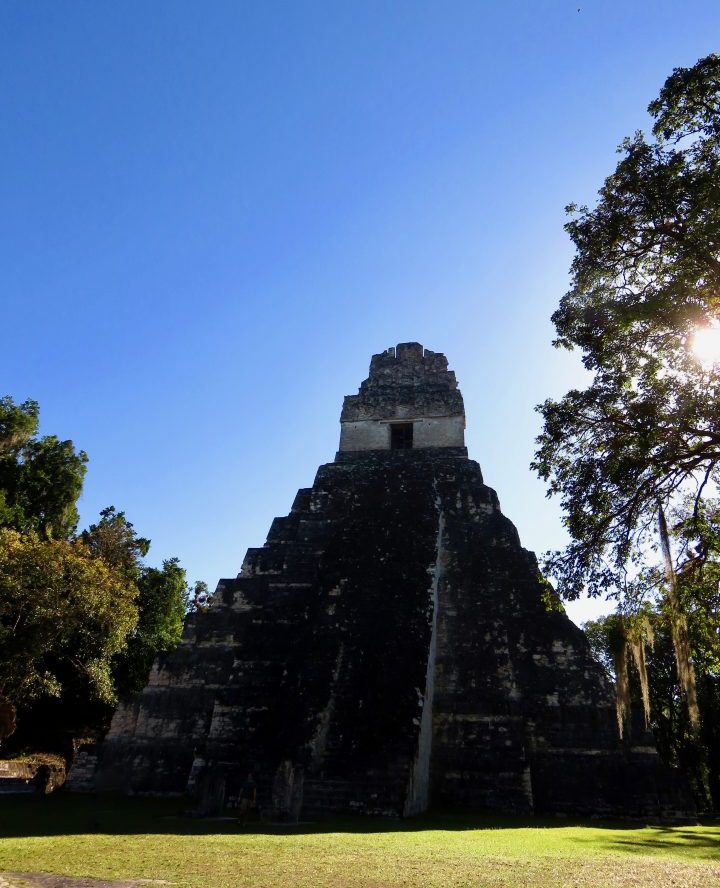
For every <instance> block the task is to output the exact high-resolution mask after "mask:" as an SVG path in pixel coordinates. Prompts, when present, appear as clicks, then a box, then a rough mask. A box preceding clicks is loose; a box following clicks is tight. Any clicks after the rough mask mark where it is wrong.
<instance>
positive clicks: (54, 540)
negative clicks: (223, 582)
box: [0, 397, 207, 744]
mask: <svg viewBox="0 0 720 888" xmlns="http://www.w3.org/2000/svg"><path fill="white" fill-rule="evenodd" d="M38 419H39V415H38V405H37V404H36V403H35V402H33V401H26V402H25V403H23V404H20V405H15V404H14V403H13V401H12V399H11V398H9V397H5V398H2V399H0V739H2V737H3V736H5V737H7V736H9V735H10V734H11V733H12V732H13V731H14V728H15V721H16V718H17V722H18V726H19V730H18V734H19V735H22V741H23V742H24V743H30V744H42V743H48V742H50V743H51V744H52V743H56V744H57V739H58V738H59V737H61V736H63V735H65V736H69V735H74V734H75V735H76V734H78V733H87V732H88V731H90V732H93V731H95V730H98V729H100V728H101V727H102V726H103V725H104V724H106V723H107V719H108V718H109V716H110V714H111V712H112V707H113V705H114V704H115V702H116V701H117V698H118V696H120V695H123V694H127V693H132V692H136V691H139V690H140V689H142V687H143V686H144V684H145V683H146V681H147V677H148V673H149V671H150V668H151V666H152V662H153V660H154V659H155V657H156V656H157V655H158V654H160V653H162V652H164V651H168V650H171V649H172V648H173V647H175V646H176V645H177V644H178V642H179V641H180V637H181V634H182V626H183V620H184V617H185V614H186V612H187V610H188V608H189V607H191V606H199V605H202V602H203V601H204V600H205V599H206V597H207V589H206V587H205V585H204V584H203V583H197V584H196V586H195V591H194V597H193V596H192V595H191V590H190V589H189V588H188V585H187V581H186V576H185V571H184V570H183V568H182V567H181V566H180V564H179V562H178V560H177V559H176V558H172V559H168V560H166V561H164V562H163V565H162V567H161V568H156V567H151V566H148V565H146V564H145V563H144V560H143V559H144V558H145V556H146V555H147V553H148V550H149V548H150V540H148V539H145V538H144V537H141V536H139V535H138V534H137V533H136V531H135V529H134V527H133V525H132V524H131V523H130V522H129V521H128V520H127V519H126V517H125V515H124V513H123V512H118V511H117V510H116V509H115V508H113V507H110V508H107V509H105V510H103V512H102V513H101V515H100V518H99V520H98V522H97V523H95V524H92V525H91V526H90V527H89V528H88V529H86V530H84V531H82V532H81V533H80V534H76V533H75V528H76V527H77V523H78V512H77V500H78V497H79V496H80V493H81V491H82V483H83V478H84V474H85V464H86V462H87V456H86V455H85V454H84V453H83V452H78V451H76V450H75V447H74V445H73V443H72V442H71V441H59V440H58V439H57V438H56V437H54V436H45V437H42V438H41V437H39V436H38Z"/></svg>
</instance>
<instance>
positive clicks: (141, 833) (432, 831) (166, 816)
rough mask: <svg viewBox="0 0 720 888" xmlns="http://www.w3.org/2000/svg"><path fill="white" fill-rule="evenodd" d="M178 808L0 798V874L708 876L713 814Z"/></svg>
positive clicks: (513, 880)
mask: <svg viewBox="0 0 720 888" xmlns="http://www.w3.org/2000/svg"><path fill="white" fill-rule="evenodd" d="M178 807H179V805H178V803H177V802H168V801H166V800H162V801H160V800H141V799H92V798H83V797H78V796H64V795H62V794H57V795H55V796H49V797H46V798H34V797H27V798H24V797H18V798H4V799H0V874H2V873H7V872H15V873H18V872H19V873H38V872H45V873H56V874H61V875H67V876H76V877H94V878H97V879H138V880H140V879H145V880H163V881H165V882H170V883H173V884H175V885H187V886H204V888H226V886H227V888H231V886H232V888H241V886H242V888H245V886H247V888H261V886H262V888H281V886H282V888H295V886H297V888H326V886H327V888H329V886H333V888H336V886H348V888H356V886H357V888H360V886H365V888H396V886H397V888H436V886H437V888H450V886H453V888H454V886H477V888H481V886H493V888H500V886H502V888H506V886H507V888H509V886H523V888H565V886H568V888H574V886H578V888H605V886H613V888H618V886H632V888H638V886H648V888H650V886H652V888H660V886H677V888H711V886H720V825H705V826H675V827H670V826H647V827H644V828H640V827H637V826H628V825H622V824H608V825H599V824H586V825H578V824H571V823H568V822H563V821H543V822H539V821H521V820H511V819H504V820H500V819H498V818H493V819H490V818H480V817H468V816H465V815H463V816H462V817H461V816H457V815H446V816H433V817H424V818H417V819H412V820H402V821H388V820H376V819H366V818H363V819H352V820H350V819H346V820H341V819H335V820H328V821H324V822H322V823H313V824H300V825H297V826H294V827H285V828H267V827H264V826H262V825H260V824H250V825H248V826H247V827H245V828H243V827H240V826H238V824H237V823H235V822H232V823H228V822H208V821H202V820H191V819H186V818H182V817H178V816H177V811H178ZM1 884H2V881H1V880H0V885H1Z"/></svg>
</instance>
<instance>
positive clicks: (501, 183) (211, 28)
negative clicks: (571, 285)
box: [0, 0, 720, 619]
mask: <svg viewBox="0 0 720 888" xmlns="http://www.w3.org/2000/svg"><path fill="white" fill-rule="evenodd" d="M719 37H720V4H719V3H718V2H717V0H712V2H699V0H683V2H663V0H652V2H627V0H624V2H614V0H613V2H610V0H608V2H597V0H593V2H587V0H573V2H572V3H570V2H560V0H557V2H542V0H533V2H531V0H526V2H512V0H510V2H508V0H503V2H494V3H490V2H481V0H474V2H460V0H456V2H453V0H444V2H422V0H413V2H399V0H398V2H391V0H385V2H372V0H362V2H361V0H353V2H349V0H348V2H337V0H328V2H303V0H295V2H273V0H260V2H242V0H232V2H230V0H228V2H222V0H212V2H208V0H196V2H182V0H153V2H152V3H148V2H145V0H141V2H132V0H124V2H110V0H72V2H71V0H45V2H39V0H2V2H1V3H0V200H1V205H2V213H1V214H0V303H1V307H2V313H1V315H0V318H1V321H2V333H3V335H2V349H1V350H0V394H10V395H12V396H13V397H14V398H15V399H16V400H23V399H25V398H28V397H30V398H34V399H36V400H37V401H39V402H40V406H41V418H42V431H43V432H44V433H54V434H58V435H60V436H61V437H63V438H71V439H72V440H73V441H74V442H75V443H76V444H77V446H79V447H81V448H83V449H85V450H86V451H87V452H88V454H89V456H90V462H89V466H88V475H87V480H86V485H85V492H84V495H83V499H82V501H81V513H82V524H83V525H87V524H88V523H90V522H91V521H93V520H94V519H95V517H96V516H97V514H98V512H99V510H100V509H101V508H103V507H104V506H106V505H110V504H113V505H115V506H116V507H118V508H120V509H123V510H125V512H126V513H127V515H128V517H129V519H130V520H131V521H133V522H134V523H135V525H136V527H137V528H138V530H139V531H140V533H141V534H143V535H144V536H148V537H150V538H151V539H152V540H153V546H152V548H151V551H150V556H149V561H150V562H151V563H159V562H160V561H161V560H162V559H163V558H166V557H169V556H172V555H178V556H179V557H180V559H181V561H182V563H183V565H185V566H186V567H187V569H188V572H189V575H190V578H191V579H194V578H198V579H205V580H206V581H207V582H208V583H209V585H210V586H211V588H214V586H215V583H216V582H217V579H218V578H219V577H221V576H234V575H235V574H236V573H237V571H238V570H239V568H240V565H241V562H242V559H243V555H244V553H245V550H246V549H247V547H248V546H257V545H262V543H263V542H264V539H265V535H266V533H267V530H268V528H269V525H270V521H271V520H272V518H273V516H275V515H283V514H286V513H287V512H288V510H289V508H290V505H291V503H292V500H293V497H294V494H295V491H296V490H297V488H299V487H306V486H309V485H310V484H311V483H312V481H313V477H314V474H315V471H316V468H317V466H318V465H319V464H320V463H323V462H328V461H330V460H332V459H333V457H334V454H335V451H336V448H337V441H338V435H339V425H338V419H339V414H340V407H341V403H342V398H343V396H344V395H345V394H348V393H352V392H355V391H356V390H357V387H358V385H359V383H360V381H361V380H362V379H363V378H365V376H366V375H367V369H368V364H369V360H370V356H371V355H372V354H373V353H374V352H378V351H381V350H383V349H385V348H387V347H388V346H391V345H394V344H396V343H397V342H402V341H408V340H417V341H420V342H422V343H423V344H424V345H425V346H427V347H428V348H431V349H433V350H434V351H443V352H445V354H447V356H448V359H449V361H450V366H451V367H452V368H453V369H454V370H455V371H456V372H457V375H458V379H459V381H460V386H461V389H462V391H463V395H464V397H465V405H466V411H467V443H468V447H469V450H470V454H471V456H472V457H473V458H474V459H477V460H478V461H479V462H480V464H481V466H482V468H483V472H484V475H485V480H486V482H487V483H488V484H490V485H491V486H492V487H494V488H496V490H497V491H498V493H499V496H500V501H501V504H502V506H503V510H504V512H505V513H506V514H507V515H508V516H509V517H510V518H511V519H512V520H513V521H514V522H515V524H516V525H517V527H518V529H519V531H520V535H521V538H522V540H523V544H524V545H525V546H526V547H528V548H530V549H534V550H535V551H537V552H538V553H540V552H542V551H544V550H546V549H548V548H553V547H558V546H561V545H562V543H563V539H564V537H563V531H562V526H561V522H560V514H559V511H558V508H557V506H556V504H555V503H553V502H548V501H546V500H545V498H544V493H545V490H544V487H543V485H542V483H541V482H540V481H539V480H538V479H537V478H535V477H534V476H533V474H532V473H531V472H530V470H529V468H528V463H529V462H530V459H531V457H532V453H533V440H534V437H535V435H536V434H537V432H538V428H539V422H538V416H537V414H536V413H534V410H533V408H534V405H535V404H537V403H538V402H540V401H542V400H544V399H545V398H546V397H548V396H552V395H560V394H562V393H563V392H564V391H565V390H566V389H567V388H569V387H570V386H572V385H577V384H579V383H581V382H582V374H581V371H580V370H579V363H578V361H577V360H576V359H575V358H574V357H572V356H568V355H564V354H561V353H557V352H555V351H554V350H553V349H552V347H551V344H550V343H551V339H552V333H553V331H552V326H551V324H550V315H551V314H552V311H553V310H554V309H555V307H556V305H557V303H558V300H559V299H560V297H561V296H562V295H563V293H564V291H565V289H566V287H567V271H568V268H569V264H570V261H571V258H572V251H571V247H570V244H569V240H568V238H567V236H566V235H565V233H564V231H563V223H564V219H565V216H564V206H565V205H566V204H567V203H570V202H573V201H574V202H577V203H584V202H592V201H593V199H594V195H595V193H596V191H597V189H598V187H599V186H600V185H601V183H602V180H603V178H604V176H606V175H607V174H608V173H609V172H611V170H612V169H613V167H614V164H615V161H616V158H615V154H614V149H615V147H616V146H617V144H618V143H619V142H620V141H621V139H622V138H623V137H624V136H626V135H630V134H632V133H633V132H634V130H636V129H638V128H644V129H647V128H648V123H649V118H648V117H647V114H646V112H645V109H646V107H647V104H648V102H649V101H650V100H651V99H652V98H654V96H655V95H656V94H657V92H658V90H659V89H660V87H661V86H662V84H663V82H664V80H665V78H666V76H667V75H668V74H669V73H670V71H671V70H672V68H673V67H676V66H681V65H682V66H686V65H691V64H693V63H694V62H695V61H696V60H697V59H698V58H699V57H700V56H703V55H706V54H707V53H709V52H712V51H715V50H718V49H719V48H720V47H719V46H718V42H719V41H718V38H719ZM591 612H592V610H582V609H578V608H577V607H574V608H573V609H572V610H571V613H572V615H573V617H574V618H575V619H582V618H583V617H585V616H586V615H587V614H589V613H591Z"/></svg>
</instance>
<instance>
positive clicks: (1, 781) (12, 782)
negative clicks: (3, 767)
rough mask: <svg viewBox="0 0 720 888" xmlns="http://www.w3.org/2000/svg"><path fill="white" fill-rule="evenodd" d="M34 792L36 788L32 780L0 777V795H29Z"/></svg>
mask: <svg viewBox="0 0 720 888" xmlns="http://www.w3.org/2000/svg"><path fill="white" fill-rule="evenodd" d="M34 792H36V788H35V784H34V783H33V782H32V780H26V779H24V778H23V777H3V776H2V775H0V795H30V794H32V793H34Z"/></svg>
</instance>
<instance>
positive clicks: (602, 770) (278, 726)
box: [71, 342, 690, 818]
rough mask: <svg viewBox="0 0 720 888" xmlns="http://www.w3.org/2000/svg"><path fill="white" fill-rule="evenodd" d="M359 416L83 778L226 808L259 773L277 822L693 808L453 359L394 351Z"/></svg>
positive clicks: (104, 786)
mask: <svg viewBox="0 0 720 888" xmlns="http://www.w3.org/2000/svg"><path fill="white" fill-rule="evenodd" d="M340 422H341V432H340V447H339V452H338V453H337V455H336V456H335V459H334V461H333V462H331V463H328V464H327V465H323V466H321V467H320V469H319V470H318V472H317V475H316V477H315V481H314V483H313V486H312V487H311V488H308V489H303V490H300V491H299V492H298V493H297V495H296V497H295V500H294V502H293V505H292V508H291V510H290V514H289V515H287V516H286V517H284V518H276V519H275V520H274V521H273V523H272V526H271V528H270V532H269V534H268V537H267V542H266V543H265V545H264V546H263V547H262V548H259V549H250V550H249V551H248V553H247V555H246V556H245V560H244V562H243V565H242V569H241V570H240V573H239V574H238V576H237V577H236V578H234V579H224V580H220V582H219V584H218V587H217V591H216V593H215V595H214V598H213V599H212V602H211V605H210V607H209V609H208V610H207V611H206V612H201V613H196V614H193V615H191V616H190V617H189V619H188V621H187V625H186V628H185V633H184V637H183V641H182V643H181V645H180V647H179V648H178V649H177V650H175V651H173V652H172V653H169V654H167V655H164V656H161V657H160V658H159V659H158V661H157V662H156V663H155V664H154V666H153V669H152V673H151V675H150V680H149V683H148V686H147V687H146V688H145V690H144V691H143V692H142V693H141V694H140V695H138V696H137V697H135V698H134V699H131V700H128V701H126V702H124V703H123V704H122V705H121V706H120V707H119V708H118V710H117V712H116V714H115V716H114V718H113V721H112V726H111V729H110V732H109V734H108V735H107V738H106V739H105V741H104V743H103V745H102V746H101V748H100V753H99V760H98V765H97V770H96V772H95V775H94V777H92V778H90V777H88V774H89V771H88V767H89V761H86V762H85V765H86V774H85V777H86V779H93V780H94V785H95V786H96V788H97V789H99V790H119V791H123V792H129V793H135V794H157V795H170V794H177V795H182V794H185V793H187V794H189V795H190V796H191V797H193V798H194V802H193V804H195V805H196V806H198V807H199V809H200V810H201V811H204V812H206V813H211V812H213V811H219V810H221V809H222V807H223V806H228V805H229V806H232V805H233V804H234V803H235V801H236V799H237V797H238V792H239V788H240V786H241V785H242V783H243V782H244V781H245V780H246V778H247V775H248V773H252V774H253V775H254V779H255V781H256V782H257V786H258V796H259V803H260V806H261V808H262V809H263V812H264V813H265V814H267V816H269V817H271V818H278V817H285V818H294V817H298V816H303V817H304V816H308V815H314V814H317V813H319V812H334V811H338V812H339V811H342V812H350V811H356V812H365V813H376V814H393V815H411V814H416V813H420V812H423V811H425V810H426V809H427V808H428V807H429V806H453V807H461V806H465V807H471V808H478V809H491V810H495V811H502V812H522V813H531V812H535V813H538V814H566V815H580V816H588V815H591V816H618V815H620V816H643V817H647V816H655V817H657V816H666V817H672V816H675V815H677V814H679V813H685V812H687V810H688V808H689V807H690V802H689V801H688V796H687V793H686V791H685V790H684V789H683V786H682V784H681V782H680V781H679V780H678V778H677V777H676V775H675V774H674V772H672V771H670V770H669V769H668V768H666V767H665V766H664V765H663V764H662V763H661V762H660V760H659V758H658V755H657V753H656V751H655V748H654V746H653V743H652V738H651V736H650V735H648V734H647V733H646V732H644V731H642V730H641V731H639V732H638V731H636V732H635V734H634V736H633V737H631V738H629V739H628V738H626V739H625V740H624V741H621V740H620V738H619V736H618V729H617V725H616V718H615V695H614V689H613V685H612V683H611V682H610V680H609V679H608V677H607V675H606V674H605V672H604V670H603V668H602V667H601V666H600V665H599V664H598V663H597V662H596V661H595V660H593V658H592V656H591V653H590V648H589V645H588V642H587V640H586V638H585V635H584V634H583V632H582V631H581V630H580V629H578V628H577V627H576V626H575V625H574V624H573V623H572V622H571V621H570V620H569V619H568V617H567V616H566V615H565V613H564V611H563V610H562V607H561V605H560V604H559V602H558V601H557V598H556V596H555V595H554V593H553V592H552V589H551V588H550V587H549V585H548V584H547V583H546V582H545V581H544V580H543V579H542V577H541V576H540V573H539V571H538V565H537V562H536V559H535V556H534V555H533V554H532V553H531V552H528V551H527V550H525V549H523V548H522V546H521V545H520V540H519V538H518V534H517V531H516V529H515V527H514V526H513V524H512V523H511V522H510V521H509V520H508V519H507V518H506V517H505V516H504V515H503V514H502V512H501V511H500V505H499V502H498V498H497V495H496V493H495V491H494V490H492V489H491V488H490V487H487V486H486V485H485V484H484V483H483V477H482V474H481V471H480V467H479V465H478V464H477V463H476V462H473V461H472V460H470V459H469V458H468V454H467V450H466V448H465V441H464V432H465V412H464V407H463V399H462V395H461V394H460V391H459V389H458V386H457V382H456V379H455V374H454V373H453V372H452V371H450V370H448V364H447V360H446V358H445V357H444V356H443V355H442V354H440V353H437V352H432V351H429V350H427V349H424V348H423V347H422V346H421V345H420V344H418V343H416V342H408V343H403V344H401V345H398V346H397V347H396V348H391V349H388V350H387V351H385V352H383V353H381V354H378V355H375V356H374V357H373V358H372V361H371V364H370V374H369V376H368V378H367V379H366V380H365V381H364V382H363V383H362V385H361V386H360V390H359V393H358V394H356V395H349V396H348V397H346V398H345V402H344V405H343V409H342V415H341V420H340ZM80 770H81V769H78V771H76V775H77V774H80ZM72 779H73V778H72V776H71V785H72ZM78 781H80V776H76V784H77V783H78Z"/></svg>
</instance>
